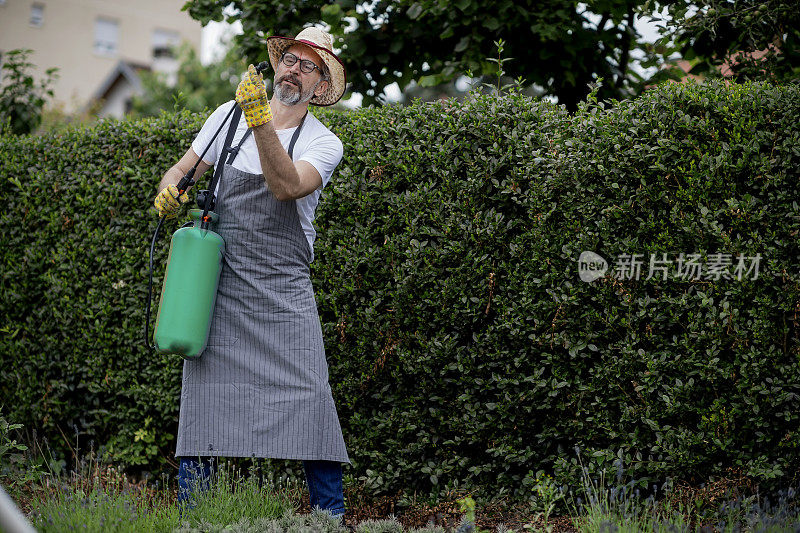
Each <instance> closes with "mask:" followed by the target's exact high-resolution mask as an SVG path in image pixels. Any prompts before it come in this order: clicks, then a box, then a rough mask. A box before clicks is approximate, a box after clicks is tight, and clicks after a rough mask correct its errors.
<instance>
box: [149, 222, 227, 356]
mask: <svg viewBox="0 0 800 533" xmlns="http://www.w3.org/2000/svg"><path fill="white" fill-rule="evenodd" d="M202 214H203V211H202V210H200V209H192V210H191V211H189V215H190V216H191V217H192V220H193V221H194V225H193V226H191V227H185V228H180V229H179V230H177V231H176V232H175V233H174V234H173V235H172V242H171V244H170V247H169V259H168V260H167V272H166V274H165V276H164V285H163V286H162V288H161V301H160V303H159V306H158V316H157V317H156V330H155V335H154V340H155V344H156V349H157V350H158V352H159V353H169V354H178V355H181V356H183V357H184V358H186V359H192V358H196V357H198V356H200V354H201V353H202V352H203V350H204V349H205V347H206V342H207V340H208V332H209V330H210V329H211V318H212V316H213V314H214V302H215V301H216V298H217V285H218V284H219V275H220V272H222V254H223V253H224V252H225V241H223V240H222V237H220V236H219V234H217V233H215V232H214V231H212V230H211V229H210V228H213V227H216V224H217V221H218V220H219V216H218V215H217V214H216V213H214V212H209V213H208V214H209V216H210V217H211V225H210V228H209V229H202V228H201V227H200V217H201V216H202Z"/></svg>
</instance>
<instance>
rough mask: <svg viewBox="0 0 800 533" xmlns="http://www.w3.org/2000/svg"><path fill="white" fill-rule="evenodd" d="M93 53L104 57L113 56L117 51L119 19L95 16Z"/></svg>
mask: <svg viewBox="0 0 800 533" xmlns="http://www.w3.org/2000/svg"><path fill="white" fill-rule="evenodd" d="M93 50H94V53H95V54H97V55H99V56H104V57H115V56H116V55H117V52H118V51H119V21H118V20H114V19H112V18H107V17H97V18H96V19H95V21H94V46H93Z"/></svg>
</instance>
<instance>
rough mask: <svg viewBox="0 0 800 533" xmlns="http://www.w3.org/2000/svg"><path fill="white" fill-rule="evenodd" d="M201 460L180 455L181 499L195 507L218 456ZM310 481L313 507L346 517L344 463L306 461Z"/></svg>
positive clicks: (304, 464)
mask: <svg viewBox="0 0 800 533" xmlns="http://www.w3.org/2000/svg"><path fill="white" fill-rule="evenodd" d="M198 459H200V460H199V461H197V460H194V459H190V458H188V457H181V458H180V466H179V467H178V502H179V503H182V504H188V505H189V508H192V507H194V501H193V500H194V497H193V495H194V493H195V491H196V490H199V491H200V492H202V491H205V490H207V489H208V487H209V482H210V480H211V476H212V475H213V474H214V472H215V470H216V469H215V464H214V463H215V458H214V457H202V458H198ZM303 470H304V471H305V474H306V483H307V484H308V495H309V499H310V500H311V508H312V509H313V508H314V507H319V508H320V509H322V510H327V511H329V512H330V513H331V514H332V515H333V516H344V512H345V507H344V491H343V489H342V464H341V463H339V462H336V461H303Z"/></svg>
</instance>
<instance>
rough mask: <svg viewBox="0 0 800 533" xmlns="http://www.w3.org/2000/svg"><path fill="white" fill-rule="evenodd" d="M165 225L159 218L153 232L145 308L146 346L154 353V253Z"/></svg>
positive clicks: (162, 219)
mask: <svg viewBox="0 0 800 533" xmlns="http://www.w3.org/2000/svg"><path fill="white" fill-rule="evenodd" d="M163 223H164V217H159V218H158V225H156V230H155V231H154V232H153V241H152V242H151V243H150V274H149V277H148V280H147V303H146V304H145V306H144V314H145V319H144V345H145V346H147V348H148V349H149V350H150V351H151V352H152V351H153V350H155V349H156V347H155V345H151V344H150V303H151V302H152V300H153V253H154V251H155V249H156V241H157V240H158V231H159V230H160V229H161V224H163Z"/></svg>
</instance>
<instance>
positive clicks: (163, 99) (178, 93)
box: [132, 45, 247, 116]
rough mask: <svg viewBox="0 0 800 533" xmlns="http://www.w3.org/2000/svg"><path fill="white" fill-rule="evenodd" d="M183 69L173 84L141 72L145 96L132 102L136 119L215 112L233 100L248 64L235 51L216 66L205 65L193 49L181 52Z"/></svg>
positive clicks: (164, 76)
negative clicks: (182, 112) (183, 111)
mask: <svg viewBox="0 0 800 533" xmlns="http://www.w3.org/2000/svg"><path fill="white" fill-rule="evenodd" d="M177 55H178V60H179V61H180V65H179V67H178V71H177V73H176V80H175V83H174V84H169V83H168V81H167V77H166V75H165V74H164V73H161V72H142V73H141V74H140V76H141V79H142V88H143V91H144V92H143V94H142V95H141V96H136V97H134V99H133V106H132V112H133V114H134V115H136V116H156V115H158V114H159V113H161V111H162V110H169V109H173V108H176V107H179V108H186V109H189V110H190V111H195V112H198V111H203V110H204V109H207V108H215V107H216V106H218V105H220V104H221V103H223V102H226V101H228V100H232V99H233V97H234V95H235V94H236V87H237V85H238V84H239V81H240V80H241V77H242V74H243V73H244V71H246V70H247V64H246V63H245V62H244V61H243V60H242V59H241V56H240V55H239V53H238V52H236V51H235V50H232V49H231V50H229V51H228V52H227V53H226V54H225V56H224V57H223V58H222V59H221V60H220V61H219V62H217V63H213V64H210V65H203V64H202V63H201V62H200V59H199V58H198V57H197V53H196V52H195V51H194V49H193V48H192V47H191V46H188V45H185V46H181V47H179V48H178V53H177Z"/></svg>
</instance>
